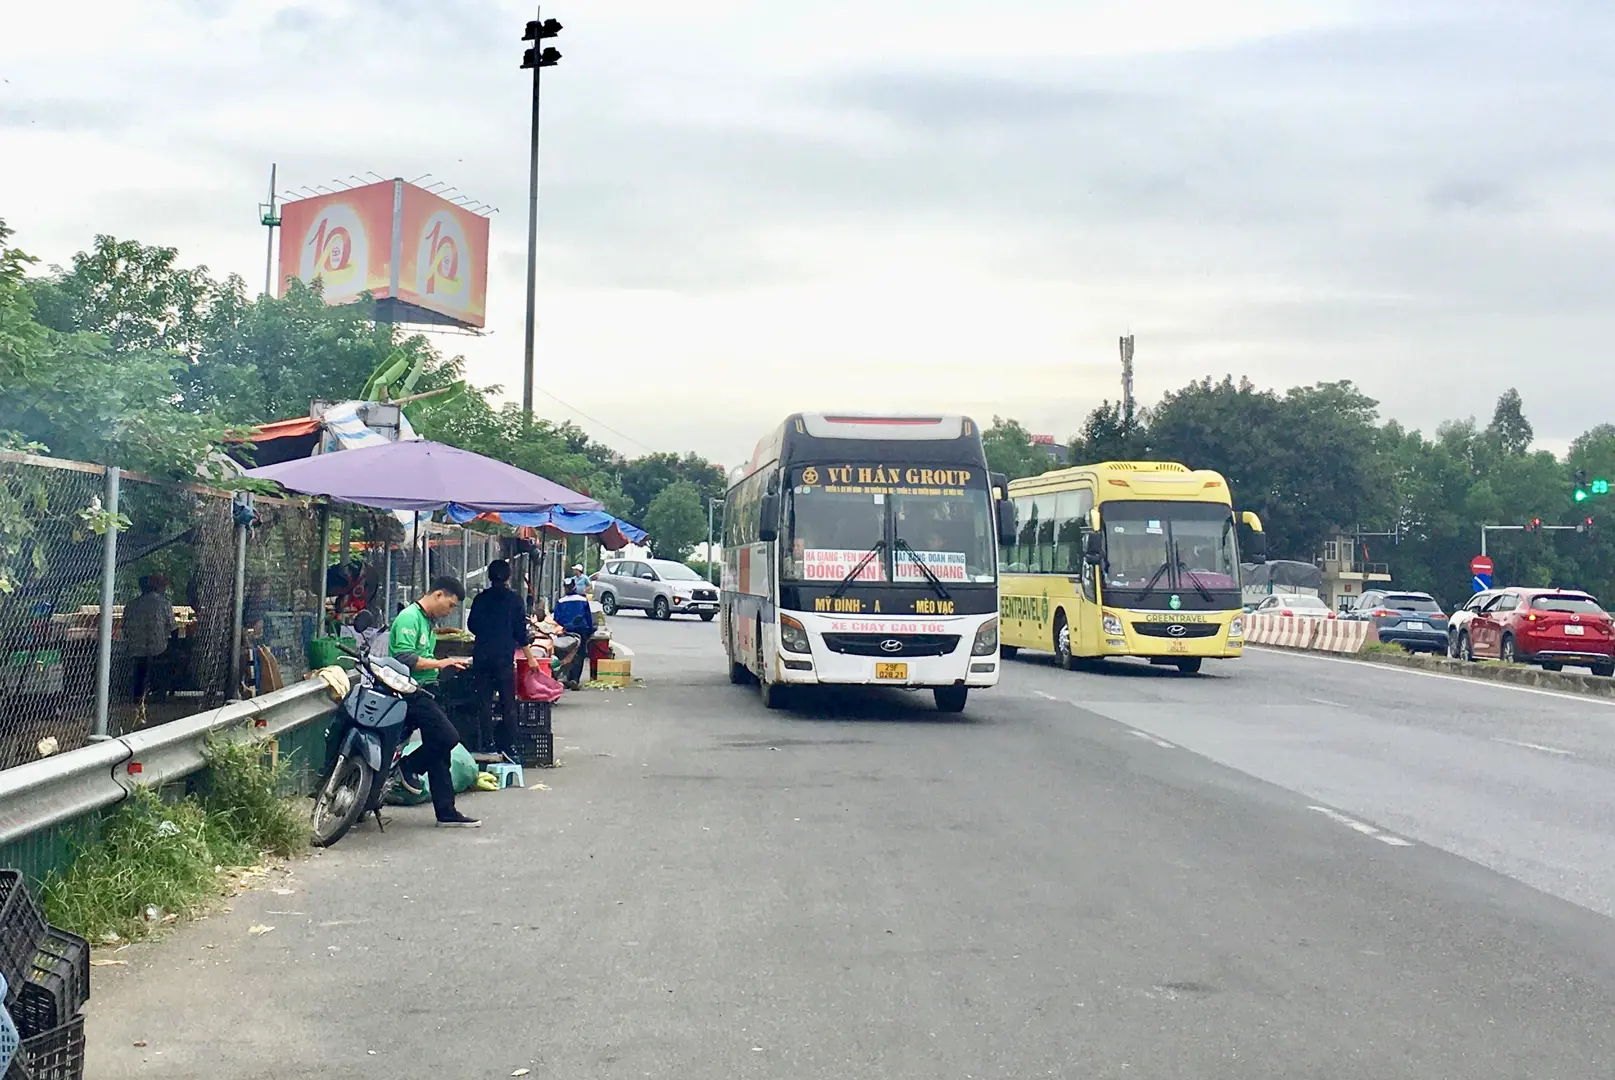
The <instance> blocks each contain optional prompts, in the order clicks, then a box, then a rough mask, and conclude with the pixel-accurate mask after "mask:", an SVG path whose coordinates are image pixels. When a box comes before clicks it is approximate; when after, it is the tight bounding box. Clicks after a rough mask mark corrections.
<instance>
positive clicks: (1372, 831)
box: [1307, 806, 1413, 847]
mask: <svg viewBox="0 0 1615 1080" xmlns="http://www.w3.org/2000/svg"><path fill="white" fill-rule="evenodd" d="M1307 809H1308V810H1316V811H1317V812H1318V813H1320V814H1322V815H1323V816H1324V817H1326V818H1328V819H1329V820H1330V821H1333V822H1334V823H1335V824H1336V825H1344V826H1346V828H1348V829H1350V830H1352V831H1353V832H1358V833H1362V834H1363V835H1364V836H1372V837H1373V838H1374V839H1375V840H1378V841H1379V842H1380V843H1382V844H1389V845H1390V846H1391V847H1412V846H1413V841H1411V840H1404V839H1402V838H1401V837H1400V836H1392V835H1391V834H1390V833H1387V832H1381V831H1380V830H1379V829H1377V828H1375V827H1374V826H1372V825H1369V824H1368V823H1366V822H1362V821H1358V820H1357V819H1356V818H1350V817H1347V816H1346V815H1345V814H1342V813H1341V812H1340V811H1339V810H1332V809H1330V808H1329V807H1327V806H1309V807H1307Z"/></svg>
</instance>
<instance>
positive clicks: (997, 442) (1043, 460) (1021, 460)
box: [981, 416, 1049, 480]
mask: <svg viewBox="0 0 1615 1080" xmlns="http://www.w3.org/2000/svg"><path fill="white" fill-rule="evenodd" d="M981 447H982V449H983V450H985V451H986V453H987V468H989V469H991V470H992V471H993V472H996V473H1003V474H1004V475H1005V476H1007V477H1008V478H1009V479H1011V480H1019V479H1020V478H1021V477H1023V476H1036V475H1038V474H1039V473H1044V472H1047V471H1048V470H1049V456H1048V454H1046V453H1044V452H1043V451H1042V450H1040V449H1038V447H1037V446H1036V445H1035V444H1034V443H1033V442H1032V436H1031V434H1030V433H1029V432H1028V431H1027V430H1026V429H1025V428H1024V427H1022V426H1021V425H1020V422H1019V421H1016V420H1005V419H1003V418H1002V417H998V416H995V417H993V426H992V427H990V428H988V429H987V430H986V431H983V432H982V433H981Z"/></svg>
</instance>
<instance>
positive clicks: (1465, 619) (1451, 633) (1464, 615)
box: [1447, 589, 1503, 660]
mask: <svg viewBox="0 0 1615 1080" xmlns="http://www.w3.org/2000/svg"><path fill="white" fill-rule="evenodd" d="M1502 591H1503V590H1502V589H1482V590H1481V591H1480V592H1478V593H1476V594H1475V595H1474V596H1471V597H1470V598H1469V599H1468V601H1466V602H1465V604H1464V606H1463V607H1461V608H1459V609H1458V610H1457V611H1455V612H1453V613H1452V615H1450V616H1449V617H1448V619H1447V655H1448V656H1450V657H1452V658H1453V659H1454V660H1457V659H1460V658H1461V657H1462V656H1463V655H1464V653H1463V650H1462V649H1460V648H1459V647H1458V637H1459V635H1460V634H1461V633H1462V632H1463V629H1464V628H1465V627H1466V626H1468V625H1469V622H1470V620H1471V619H1473V618H1474V617H1475V616H1476V615H1477V614H1479V613H1480V610H1481V609H1482V608H1484V607H1485V606H1486V605H1487V604H1489V603H1491V602H1492V601H1493V600H1495V599H1497V597H1498V595H1499V594H1500V593H1502Z"/></svg>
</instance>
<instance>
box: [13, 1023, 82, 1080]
mask: <svg viewBox="0 0 1615 1080" xmlns="http://www.w3.org/2000/svg"><path fill="white" fill-rule="evenodd" d="M19 1063H20V1064H21V1065H22V1071H21V1072H19V1071H18V1064H19ZM5 1080H84V1017H82V1016H75V1017H74V1018H73V1019H71V1020H69V1021H68V1022H67V1023H65V1024H62V1025H60V1026H59V1027H57V1028H55V1029H53V1030H51V1031H47V1032H46V1033H45V1034H43V1035H35V1036H34V1037H33V1038H31V1039H24V1040H23V1041H22V1049H20V1050H18V1051H17V1056H16V1057H15V1058H14V1059H12V1062H11V1068H10V1069H8V1070H6V1075H5Z"/></svg>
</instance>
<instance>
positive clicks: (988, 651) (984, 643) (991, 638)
mask: <svg viewBox="0 0 1615 1080" xmlns="http://www.w3.org/2000/svg"><path fill="white" fill-rule="evenodd" d="M997 651H998V617H997V616H994V617H993V618H991V619H988V620H987V621H986V622H984V623H982V624H981V629H979V630H977V631H976V640H975V643H974V644H972V645H971V646H970V655H971V656H991V655H992V654H993V653H995V652H997Z"/></svg>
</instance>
